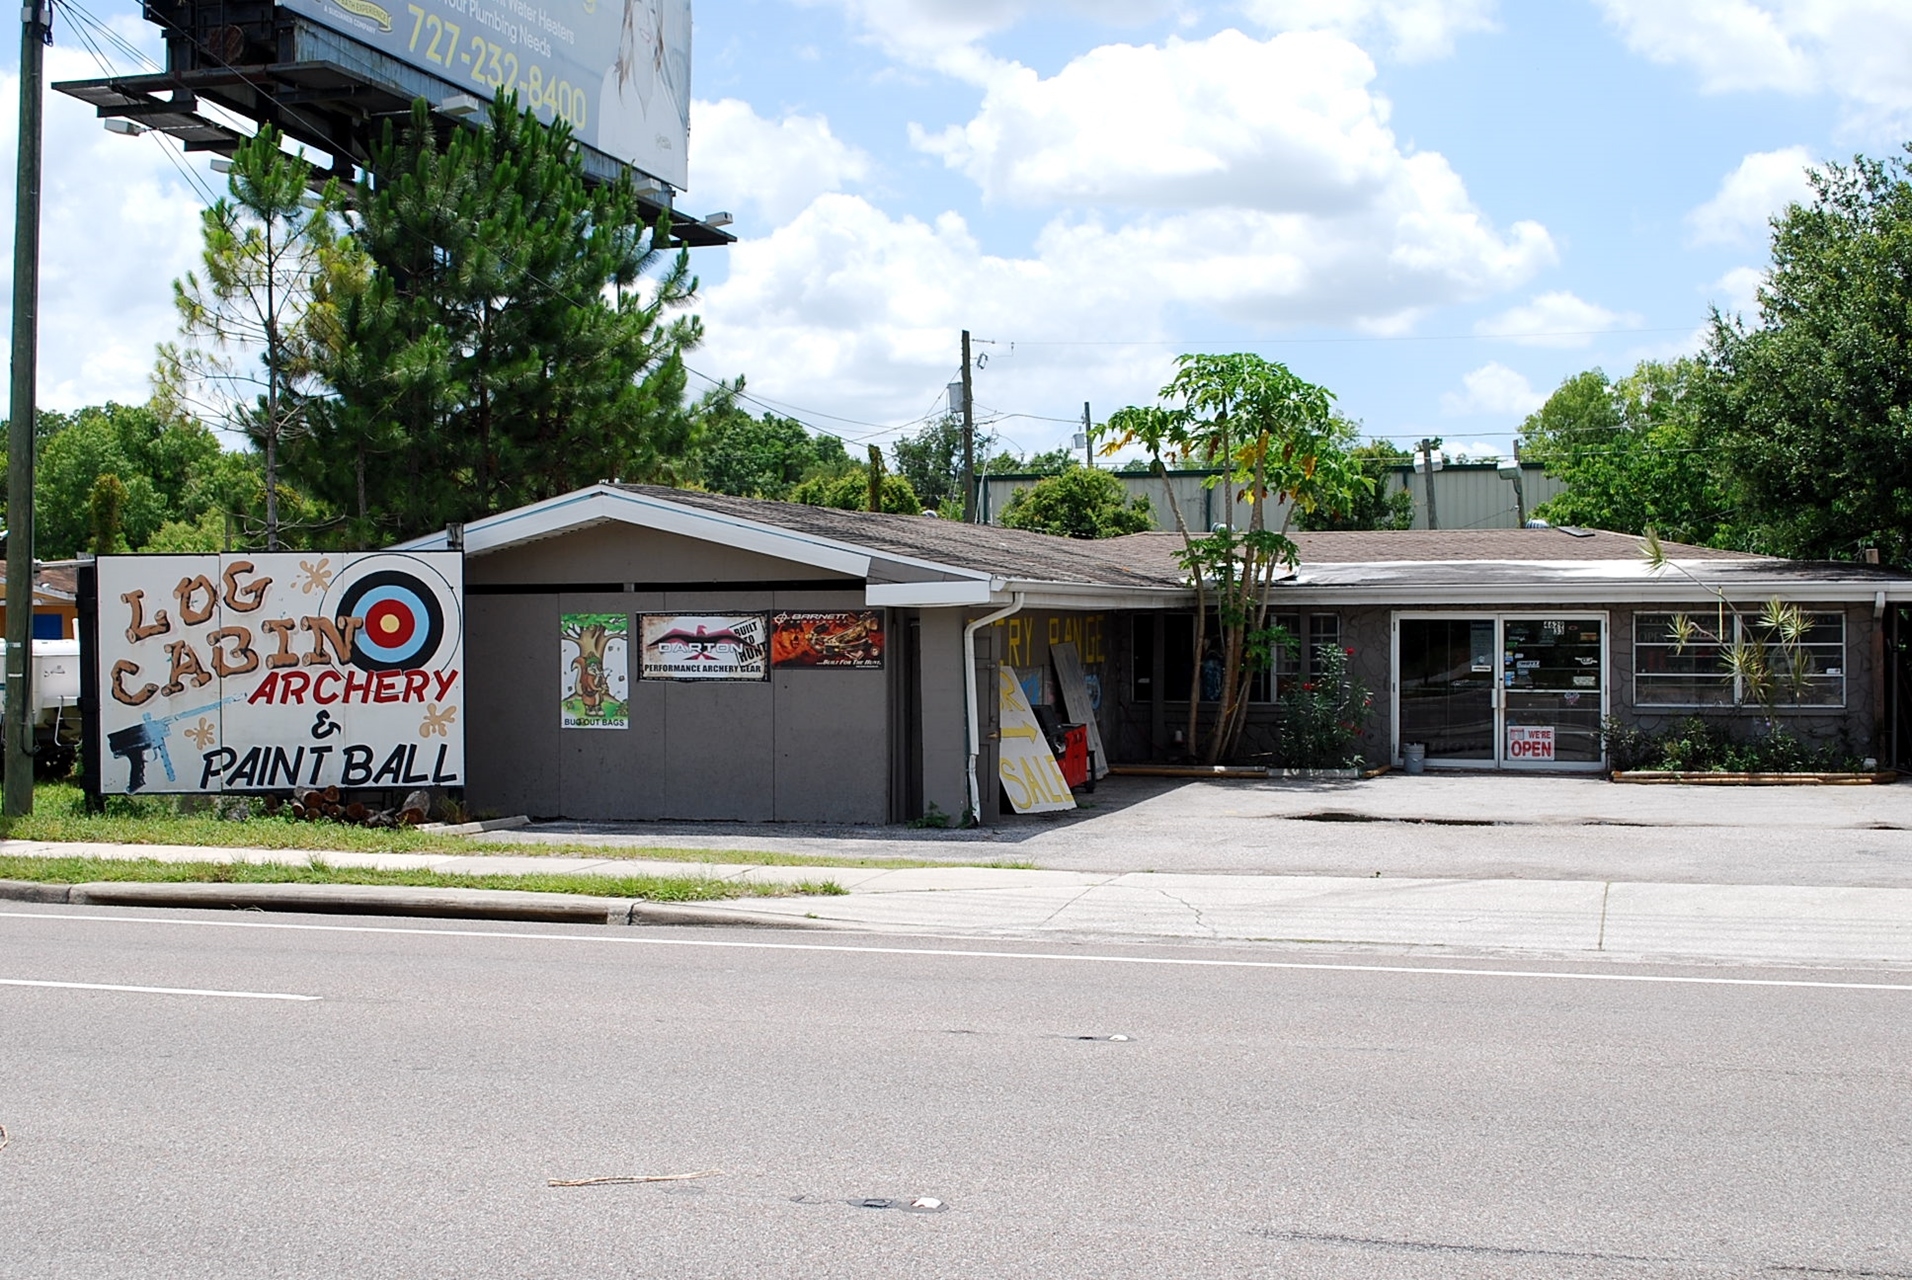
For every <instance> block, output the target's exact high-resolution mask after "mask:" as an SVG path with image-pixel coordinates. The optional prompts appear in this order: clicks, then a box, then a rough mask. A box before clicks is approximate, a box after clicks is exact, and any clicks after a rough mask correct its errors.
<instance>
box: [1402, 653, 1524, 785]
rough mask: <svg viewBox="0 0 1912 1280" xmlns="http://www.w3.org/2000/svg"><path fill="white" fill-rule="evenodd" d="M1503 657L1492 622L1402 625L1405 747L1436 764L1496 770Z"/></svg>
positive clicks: (1403, 736) (1403, 740)
mask: <svg viewBox="0 0 1912 1280" xmlns="http://www.w3.org/2000/svg"><path fill="white" fill-rule="evenodd" d="M1499 652H1500V649H1499V646H1498V645H1497V644H1496V643H1495V640H1494V620H1493V619H1492V618H1403V619H1401V639H1400V657H1399V662H1400V675H1399V679H1398V681H1397V684H1398V687H1399V689H1400V707H1401V717H1400V726H1401V728H1400V734H1401V741H1402V742H1419V743H1423V744H1425V745H1426V747H1427V758H1428V761H1429V762H1430V763H1434V764H1439V763H1441V762H1443V761H1451V762H1455V763H1460V762H1468V763H1472V764H1488V765H1491V764H1493V763H1494V762H1495V761H1496V759H1497V758H1498V757H1497V756H1496V754H1495V751H1494V739H1495V737H1496V735H1495V732H1494V704H1495V702H1496V701H1497V699H1496V698H1495V696H1494V682H1495V678H1496V675H1497V672H1498V668H1499V665H1500V664H1499V661H1498V658H1499Z"/></svg>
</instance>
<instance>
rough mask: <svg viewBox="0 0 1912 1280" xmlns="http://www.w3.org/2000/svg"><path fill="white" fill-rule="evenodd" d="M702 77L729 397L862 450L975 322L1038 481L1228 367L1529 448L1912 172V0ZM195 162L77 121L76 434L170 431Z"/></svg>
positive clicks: (1236, 17) (912, 42)
mask: <svg viewBox="0 0 1912 1280" xmlns="http://www.w3.org/2000/svg"><path fill="white" fill-rule="evenodd" d="M86 7H87V9H88V10H89V11H90V12H91V13H92V14H94V15H96V16H97V17H99V18H101V19H103V20H107V21H109V22H111V23H113V24H114V26H115V27H116V29H117V30H118V31H119V32H120V33H121V34H122V35H123V36H124V37H125V38H126V39H128V40H129V41H132V42H135V43H138V44H140V45H142V46H143V47H144V48H145V49H146V50H148V51H149V52H150V53H155V54H156V53H157V44H156V42H155V41H154V40H153V39H152V38H151V35H150V33H149V32H148V31H147V30H146V29H145V28H144V26H143V24H142V23H141V22H140V21H139V19H138V17H137V7H136V6H135V5H131V4H128V3H125V0H110V2H109V0H86ZM57 34H58V43H57V45H56V47H55V49H54V50H53V51H52V63H51V67H52V71H53V73H54V74H55V76H57V77H70V78H77V77H84V76H91V75H97V74H99V71H98V70H97V68H96V66H95V64H94V63H93V62H92V60H91V58H90V56H89V55H88V54H87V53H86V51H85V50H84V49H83V48H82V47H81V45H80V44H79V43H78V42H77V41H76V40H75V39H74V34H75V32H74V24H73V23H71V22H62V23H61V25H60V27H59V30H58V33H57ZM694 64H695V74H694V91H695V98H696V102H695V104H694V106H693V112H692V130H693V132H692V138H691V150H690V163H691V179H690V190H689V191H688V192H687V193H685V195H684V196H683V197H682V198H681V200H680V204H682V205H683V206H684V207H686V208H689V209H691V210H694V211H697V212H700V213H703V212H710V211H713V210H718V209H724V210H728V211H731V212H732V213H734V214H735V215H736V218H737V221H736V225H735V227H734V228H733V229H734V230H735V231H736V232H738V234H739V235H740V236H741V243H740V244H739V245H737V246H735V247H733V248H729V249H725V250H704V251H699V252H698V254H697V255H696V266H697V269H698V271H699V273H700V276H701V278H702V281H703V293H702V297H701V299H700V302H699V304H698V310H699V312H700V313H701V314H702V315H703V316H704V319H705V323H706V326H707V330H708V340H707V342H706V344H705V346H704V347H703V349H701V350H700V351H698V352H696V353H695V354H694V355H693V357H692V364H693V366H694V367H695V368H696V369H697V370H699V371H700V372H701V373H702V374H706V375H710V376H714V377H732V376H735V375H737V374H743V375H745V376H746V377H747V378H748V379H749V385H750V389H751V391H752V392H753V393H754V394H755V395H757V396H760V397H762V399H763V400H764V401H765V402H767V403H773V404H776V405H778V406H779V407H783V408H786V409H788V410H789V411H792V412H794V413H795V416H798V417H800V418H802V419H804V420H805V421H807V422H809V423H811V424H812V425H813V426H816V427H818V428H823V429H828V430H831V431H833V432H835V433H838V434H841V435H844V436H846V437H848V438H850V439H852V440H854V441H856V442H858V443H861V442H863V441H864V440H866V439H867V440H869V441H870V442H873V443H879V444H880V443H885V442H887V441H889V440H893V439H895V438H896V436H897V434H898V433H899V432H907V431H909V430H912V429H914V427H913V425H912V424H916V423H919V422H920V421H921V420H922V418H923V417H924V416H925V415H927V414H930V413H932V412H933V411H935V410H937V409H939V408H940V397H941V395H942V390H943V388H944V386H945V384H947V383H948V382H949V381H951V380H952V379H953V378H954V377H955V376H956V375H957V371H958V358H957V349H958V348H957V343H958V333H959V331H960V330H961V329H962V328H964V327H968V328H970V329H972V330H974V331H975V333H976V336H977V338H978V339H979V340H986V342H987V343H988V344H989V345H985V346H981V347H979V348H978V350H979V351H983V352H986V353H987V354H988V357H989V359H988V363H987V366H986V367H985V368H982V369H980V370H979V371H978V372H977V374H976V398H977V401H978V404H979V405H981V406H986V407H987V409H988V416H990V417H992V418H999V421H998V422H997V423H996V429H997V430H999V431H1000V432H1001V433H1002V434H1003V435H1004V437H1005V438H1006V439H1007V440H1009V441H1010V442H1011V443H1013V444H1014V445H1016V446H1018V447H1020V448H1022V449H1024V450H1031V451H1033V450H1038V449H1043V448H1048V447H1052V446H1054V445H1056V444H1058V443H1065V442H1066V440H1067V438H1068V436H1069V434H1070V433H1071V431H1072V430H1073V428H1072V427H1071V426H1070V425H1069V424H1068V422H1066V421H1057V420H1058V419H1073V418H1074V417H1075V416H1076V415H1078V414H1079V413H1080V411H1081V406H1082V404H1083V402H1084V401H1089V402H1091V403H1092V404H1093V405H1094V407H1095V410H1096V414H1097V416H1098V417H1103V416H1106V414H1107V413H1108V412H1109V411H1110V410H1112V409H1115V408H1118V407H1120V406H1121V405H1123V404H1128V403H1145V402H1148V401H1150V400H1152V398H1153V395H1154V392H1155V390H1156V389H1157V388H1158V387H1159V386H1160V385H1161V384H1162V383H1163V382H1164V381H1165V380H1166V379H1167V376H1168V375H1169V373H1170V371H1171V362H1172V360H1173V357H1174V356H1175V354H1176V353H1177V352H1180V351H1191V350H1211V351H1212V350H1255V351H1259V352H1261V353H1263V354H1265V355H1267V356H1269V357H1271V358H1274V359H1279V360H1282V361H1284V362H1285V363H1287V364H1288V365H1290V366H1291V367H1292V368H1294V369H1295V370H1296V371H1297V372H1298V373H1300V374H1301V375H1302V376H1304V377H1307V378H1310V379H1312V380H1314V381H1317V382H1321V383H1323V384H1325V385H1327V386H1328V387H1329V388H1331V389H1332V390H1333V391H1335V393H1336V394H1337V395H1338V396H1339V397H1340V400H1341V403H1342V406H1343V407H1344V409H1345V410H1346V411H1347V412H1349V413H1350V414H1351V415H1352V416H1354V417H1355V418H1357V419H1359V420H1361V421H1362V422H1363V424H1364V425H1365V426H1366V428H1367V430H1368V431H1369V432H1370V433H1371V434H1374V435H1381V436H1387V437H1390V438H1393V439H1395V440H1397V441H1407V440H1412V439H1415V438H1418V437H1419V436H1420V435H1422V434H1436V435H1441V436H1443V437H1445V438H1446V439H1447V441H1448V442H1449V447H1450V448H1451V449H1465V450H1467V451H1470V452H1483V451H1487V450H1492V449H1505V448H1506V447H1507V445H1508V443H1509V441H1510V439H1511V435H1512V432H1513V430H1514V429H1515V427H1516V426H1517V425H1518V423H1519V421H1520V419H1521V418H1522V417H1523V416H1524V415H1525V414H1526V413H1527V412H1529V411H1531V410H1532V408H1534V407H1535V406H1536V405H1537V404H1538V403H1539V401H1540V400H1541V399H1542V398H1544V396H1545V394H1546V393H1547V391H1548V390H1550V389H1551V388H1552V387H1554V386H1556V385H1557V384H1558V383H1559V382H1560V381H1561V379H1562V378H1564V377H1566V376H1568V375H1570V374H1572V373H1575V372H1577V371H1579V370H1581V369H1585V368H1590V367H1593V366H1596V365H1598V366H1601V367H1603V368H1605V369H1607V370H1608V371H1609V372H1610V373H1615V374H1618V373H1622V372H1625V371H1626V370H1627V369H1630V368H1631V367H1632V366H1633V364H1634V363H1635V362H1636V361H1638V360H1639V359H1641V358H1643V357H1648V356H1653V357H1667V356H1671V355H1676V354H1679V353H1681V352H1684V351H1690V350H1693V349H1694V348H1695V346H1696V343H1697V337H1696V335H1697V333H1698V331H1699V329H1700V327H1701V326H1702V324H1703V323H1704V321H1705V318H1706V314H1707V308H1708V306H1709V305H1711V304H1718V305H1721V306H1723V307H1726V308H1728V309H1735V308H1745V307H1748V306H1749V305H1750V302H1751V296H1752V289H1753V288H1754V287H1755V285H1756V283H1757V272H1758V270H1759V269H1760V268H1761V267H1763V265H1764V264H1765V261H1766V244H1765V227H1764V220H1765V218H1766V217H1767V216H1768V215H1769V214H1770V213H1772V212H1773V211H1774V210H1776V209H1779V208H1782V207H1783V206H1784V205H1785V203H1786V202H1787V201H1788V200H1791V199H1796V198H1799V197H1801V196H1803V195H1804V194H1805V192H1806V187H1805V180H1804V167H1805V165H1806V164H1808V163H1810V162H1814V161H1819V160H1824V159H1845V158H1849V157H1850V156H1851V155H1852V154H1853V153H1855V152H1865V153H1867V154H1872V155H1886V154H1888V153H1891V152H1893V151H1895V150H1896V149H1897V147H1898V145H1899V143H1900V142H1901V141H1902V140H1904V139H1905V138H1906V137H1908V136H1912V4H1907V3H1905V2H1904V0H1545V2H1544V3H1543V2H1541V0H1498V2H1497V0H1236V2H1234V3H1222V4H1208V3H1200V2H1198V0H1097V2H1093V3H1092V2H1091V0H701V2H700V3H699V5H698V7H697V9H696V45H695V59H694ZM122 65H126V64H125V63H124V62H122ZM0 94H4V95H5V103H6V109H5V115H4V117H3V118H0V130H4V134H5V136H6V137H7V138H8V139H9V143H8V146H7V148H6V152H5V154H4V155H3V156H0V164H4V166H5V169H4V172H6V173H8V174H11V173H12V171H13V168H12V166H13V161H12V158H11V145H10V139H11V136H12V133H13V127H14V126H13V123H12V110H13V107H12V104H13V101H14V99H15V98H16V97H17V84H16V82H15V81H14V80H13V78H12V77H11V75H9V76H8V78H7V81H6V83H5V84H0ZM168 147H169V144H167V143H165V142H163V141H161V140H159V139H158V138H156V137H146V138H140V139H126V138H119V137H113V136H109V135H106V134H105V133H104V132H102V131H101V129H100V127H99V125H98V124H97V123H96V122H95V121H93V120H92V119H91V118H90V113H89V112H88V111H86V110H85V109H83V108H80V107H79V106H78V105H77V104H74V103H72V102H70V101H69V100H67V99H64V98H62V97H60V96H58V95H54V96H53V97H52V98H51V99H50V101H49V107H48V181H47V202H48V230H47V242H46V251H45V258H44V261H45V264H46V265H45V271H46V277H47V294H46V300H45V303H44V311H45V321H44V324H45V330H44V336H43V351H42V361H41V368H42V375H41V376H42V385H43V388H44V391H45V394H44V396H43V400H44V402H45V403H47V404H49V405H52V406H55V407H71V406H73V405H77V404H83V403H89V402H94V401H99V400H103V399H106V398H109V397H113V398H119V399H131V398H140V397H142V396H143V395H144V394H145V378H146V374H147V371H148V370H149V369H150V367H151V362H152V349H153V344H154V343H156V342H159V341H162V340H165V339H166V338H167V337H168V336H170V332H171V327H172V316H171V311H170V291H171V281H172V280H173V278H174V277H175V276H177V275H178V274H180V273H181V272H183V271H184V270H187V269H189V268H190V266H191V265H192V259H193V254H194V252H195V246H196V237H197V229H196V222H195V218H196V209H197V207H198V204H199V202H200V198H201V197H200V193H199V190H198V189H197V187H196V186H195V185H194V184H193V181H192V178H196V179H197V181H198V182H199V183H201V184H205V185H208V186H210V185H211V184H212V180H211V179H210V175H207V174H206V173H205V170H204V163H205V162H204V160H203V158H198V157H195V158H191V159H187V158H184V157H181V156H179V155H178V154H177V153H176V152H172V153H169V151H168ZM189 175H191V176H190V177H189Z"/></svg>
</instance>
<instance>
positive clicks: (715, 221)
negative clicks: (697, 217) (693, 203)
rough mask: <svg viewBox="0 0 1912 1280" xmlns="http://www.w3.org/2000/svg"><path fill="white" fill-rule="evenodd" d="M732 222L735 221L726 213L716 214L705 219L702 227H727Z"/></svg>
mask: <svg viewBox="0 0 1912 1280" xmlns="http://www.w3.org/2000/svg"><path fill="white" fill-rule="evenodd" d="M734 221H736V219H734V218H732V217H731V216H730V214H729V213H728V212H718V213H713V214H711V215H710V216H709V217H707V218H705V219H704V225H705V226H710V227H727V226H729V225H730V224H731V223H732V222H734Z"/></svg>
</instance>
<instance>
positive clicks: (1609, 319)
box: [1474, 290, 1641, 367]
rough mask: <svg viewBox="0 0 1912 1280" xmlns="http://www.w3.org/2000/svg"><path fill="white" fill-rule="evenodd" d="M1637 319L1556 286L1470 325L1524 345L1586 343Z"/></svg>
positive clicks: (1635, 323)
mask: <svg viewBox="0 0 1912 1280" xmlns="http://www.w3.org/2000/svg"><path fill="white" fill-rule="evenodd" d="M1640 323H1641V317H1640V316H1638V315H1636V314H1634V313H1632V312H1621V311H1609V310H1608V309H1607V308H1605V307H1603V306H1600V305H1599V304H1598V303H1593V302H1588V301H1587V300H1586V299H1584V298H1580V297H1577V296H1575V295H1574V294H1571V293H1567V292H1565V291H1558V290H1557V291H1555V292H1552V293H1542V294H1538V295H1536V296H1535V297H1534V299H1533V300H1532V301H1530V302H1527V303H1525V304H1523V305H1521V306H1518V307H1513V308H1510V309H1509V310H1506V311H1503V312H1501V313H1500V314H1499V315H1497V316H1490V317H1488V318H1487V319H1485V320H1482V321H1481V322H1480V323H1478V324H1476V325H1475V326H1474V332H1475V333H1478V334H1482V335H1484V336H1487V337H1493V338H1506V339H1508V340H1509V341H1511V342H1517V343H1519V344H1520V345H1521V346H1524V347H1562V348H1566V347H1587V346H1591V345H1593V340H1594V338H1595V337H1596V336H1598V335H1599V334H1602V333H1609V332H1611V331H1613V330H1615V329H1627V328H1637V327H1638V326H1639V324H1640ZM1491 367H1498V366H1491Z"/></svg>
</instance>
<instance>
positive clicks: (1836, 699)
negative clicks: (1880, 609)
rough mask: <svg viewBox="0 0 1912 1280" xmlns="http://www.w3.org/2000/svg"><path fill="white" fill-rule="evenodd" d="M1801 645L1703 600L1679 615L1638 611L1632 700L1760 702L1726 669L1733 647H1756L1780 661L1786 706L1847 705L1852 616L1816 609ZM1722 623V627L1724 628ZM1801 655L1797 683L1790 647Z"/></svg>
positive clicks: (1778, 676) (1778, 682) (1777, 669)
mask: <svg viewBox="0 0 1912 1280" xmlns="http://www.w3.org/2000/svg"><path fill="white" fill-rule="evenodd" d="M1805 618H1806V622H1807V628H1806V631H1805V633H1804V634H1803V635H1802V636H1800V637H1799V640H1798V643H1797V644H1796V645H1787V644H1785V643H1783V642H1782V638H1781V637H1779V636H1778V635H1776V634H1774V633H1773V632H1772V631H1770V630H1769V629H1768V628H1766V627H1765V626H1764V625H1763V624H1762V623H1761V621H1760V619H1759V618H1758V617H1756V616H1755V617H1739V616H1735V615H1734V614H1732V613H1728V614H1727V615H1726V616H1725V618H1724V619H1723V620H1722V619H1721V617H1720V612H1719V610H1718V608H1717V607H1715V606H1710V605H1696V606H1694V607H1693V608H1692V609H1690V610H1685V611H1681V612H1675V613H1636V614H1634V615H1633V701H1634V705H1636V706H1643V707H1646V706H1659V707H1732V706H1746V705H1748V704H1751V703H1755V702H1757V701H1758V698H1757V697H1756V692H1755V690H1753V689H1751V688H1749V687H1748V684H1747V681H1746V680H1745V679H1743V678H1740V677H1737V676H1735V675H1734V674H1733V673H1732V672H1731V671H1730V670H1728V668H1727V661H1726V659H1727V654H1728V650H1729V649H1730V648H1731V647H1732V646H1733V645H1734V644H1747V645H1753V646H1757V648H1758V649H1759V650H1760V651H1761V652H1762V653H1763V654H1764V655H1766V657H1767V659H1768V661H1770V662H1771V663H1772V665H1773V668H1774V671H1773V678H1774V681H1775V688H1776V697H1775V702H1776V704H1777V705H1779V706H1781V707H1788V706H1798V707H1843V706H1844V705H1845V703H1846V619H1845V615H1844V614H1842V613H1809V614H1806V615H1805ZM1722 623H1723V625H1722ZM1789 649H1791V650H1796V651H1797V654H1798V664H1799V672H1798V679H1797V684H1796V690H1797V696H1796V697H1795V682H1794V678H1793V672H1792V670H1791V669H1790V668H1789V666H1788V661H1789V659H1788V656H1787V655H1788V650H1789Z"/></svg>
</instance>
